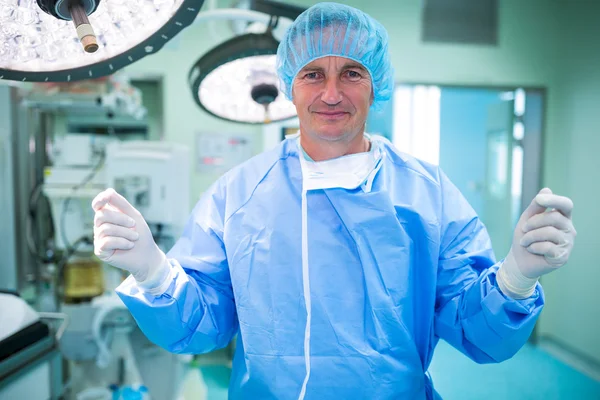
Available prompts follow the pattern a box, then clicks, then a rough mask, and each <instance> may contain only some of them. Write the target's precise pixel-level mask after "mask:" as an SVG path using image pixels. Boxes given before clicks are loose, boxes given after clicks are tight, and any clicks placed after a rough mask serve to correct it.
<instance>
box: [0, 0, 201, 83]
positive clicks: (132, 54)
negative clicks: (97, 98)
mask: <svg viewBox="0 0 600 400" xmlns="http://www.w3.org/2000/svg"><path fill="white" fill-rule="evenodd" d="M70 1H72V0H0V79H9V80H19V81H34V82H69V81H75V80H81V79H91V78H98V77H102V76H106V75H109V74H112V73H114V72H116V71H117V70H119V69H121V68H123V67H125V66H127V65H129V64H131V63H133V62H135V61H138V60H139V59H141V58H143V57H144V56H146V55H148V54H152V53H155V52H156V51H158V50H159V49H160V48H162V46H163V45H164V44H165V43H166V42H167V41H169V40H170V39H172V38H173V37H174V36H175V35H176V34H177V33H179V32H180V31H181V30H182V29H183V28H185V27H186V26H188V25H189V24H191V23H192V22H193V21H194V19H195V18H196V15H197V14H198V12H199V11H200V8H201V6H202V4H203V2H204V0H101V1H100V0H80V2H81V4H82V10H84V11H83V13H84V14H87V17H89V26H91V27H93V31H94V35H95V39H96V42H95V43H90V42H87V43H86V41H85V39H86V38H89V36H88V37H85V35H86V29H89V28H87V27H83V28H80V27H77V29H76V28H75V27H74V26H73V22H71V14H70V13H69V11H68V10H69V7H68V4H69V2H70ZM85 17H86V16H85V15H84V18H85ZM82 44H83V46H82ZM94 46H95V47H94Z"/></svg>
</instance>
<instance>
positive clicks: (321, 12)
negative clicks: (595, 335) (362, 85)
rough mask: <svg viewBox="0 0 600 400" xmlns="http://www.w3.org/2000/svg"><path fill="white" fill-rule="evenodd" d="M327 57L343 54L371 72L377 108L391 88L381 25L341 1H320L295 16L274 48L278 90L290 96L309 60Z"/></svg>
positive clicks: (392, 78)
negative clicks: (295, 80)
mask: <svg viewBox="0 0 600 400" xmlns="http://www.w3.org/2000/svg"><path fill="white" fill-rule="evenodd" d="M326 56H337V57H345V58H348V59H351V60H354V61H356V62H358V63H360V64H361V65H362V66H364V67H365V68H366V69H367V71H369V74H370V75H371V82H372V85H373V96H374V99H373V105H372V108H373V109H376V110H377V109H380V108H381V103H384V102H386V101H388V100H389V99H390V98H391V96H392V93H393V90H394V69H393V68H392V65H391V62H390V55H389V52H388V34H387V31H386V30H385V28H384V27H383V25H381V24H380V23H379V22H377V21H376V20H374V19H373V18H371V17H370V16H369V15H367V14H366V13H364V12H362V11H360V10H357V9H356V8H352V7H349V6H346V5H343V4H337V3H319V4H316V5H314V6H312V7H310V8H309V9H308V10H306V11H304V12H303V13H302V14H300V15H299V16H298V18H296V20H295V21H294V23H293V24H292V25H291V26H290V28H289V29H288V30H287V32H286V33H285V35H284V37H283V39H282V40H281V43H279V48H278V49H277V73H278V75H279V79H280V80H281V90H282V91H283V93H284V94H285V95H286V97H287V98H288V99H290V100H291V99H292V85H293V83H294V79H295V78H296V75H297V74H298V72H300V70H301V69H302V68H304V67H305V66H306V65H307V64H309V63H310V62H312V61H314V60H316V59H318V58H321V57H326Z"/></svg>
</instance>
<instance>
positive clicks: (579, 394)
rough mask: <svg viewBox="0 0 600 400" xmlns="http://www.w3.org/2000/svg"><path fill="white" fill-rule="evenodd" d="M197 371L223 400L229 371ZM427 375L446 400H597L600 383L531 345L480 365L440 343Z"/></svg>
mask: <svg viewBox="0 0 600 400" xmlns="http://www.w3.org/2000/svg"><path fill="white" fill-rule="evenodd" d="M201 371H202V375H203V378H204V381H205V383H206V385H207V387H208V398H207V400H226V399H227V387H228V385H229V377H230V370H229V368H227V367H225V366H219V365H214V366H209V365H205V366H202V367H201ZM430 372H431V375H432V377H433V381H434V385H435V387H436V389H437V391H438V392H439V393H440V395H441V396H442V397H443V398H444V400H458V399H460V400H470V399H485V400H529V399H531V400H537V399H543V400H563V399H564V400H580V399H581V400H590V399H591V400H596V399H598V400H600V381H597V380H594V379H592V378H590V377H588V376H587V375H584V374H582V373H580V372H579V371H577V370H575V369H573V368H571V367H570V366H568V365H566V364H565V363H563V362H561V361H559V360H558V359H556V358H554V357H553V356H551V355H550V354H548V353H547V352H545V351H544V350H541V349H540V348H538V347H535V346H531V345H526V346H525V347H524V348H523V349H521V351H520V352H519V353H518V354H517V355H515V356H514V357H513V358H512V359H510V360H508V361H505V362H503V363H500V364H487V365H478V364H475V363H474V362H472V361H471V360H469V359H468V358H467V357H465V356H463V355H462V354H460V353H459V352H458V351H456V350H455V349H454V348H452V347H451V346H450V345H448V344H447V343H446V342H443V341H440V343H439V345H438V346H437V348H436V353H435V357H434V359H433V362H432V364H431V367H430Z"/></svg>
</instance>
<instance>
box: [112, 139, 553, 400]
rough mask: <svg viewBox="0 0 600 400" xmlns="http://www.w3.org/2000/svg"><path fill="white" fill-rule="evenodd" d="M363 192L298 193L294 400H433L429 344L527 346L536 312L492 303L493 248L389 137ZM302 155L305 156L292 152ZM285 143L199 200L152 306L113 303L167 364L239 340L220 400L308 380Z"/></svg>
mask: <svg viewBox="0 0 600 400" xmlns="http://www.w3.org/2000/svg"><path fill="white" fill-rule="evenodd" d="M373 140H379V141H381V145H382V148H383V150H384V151H383V159H382V161H381V162H382V165H381V168H380V169H379V171H378V172H377V175H376V176H375V178H374V180H373V183H372V188H371V190H370V191H368V192H367V191H364V190H362V189H361V188H357V189H355V190H346V189H338V188H336V189H326V190H315V191H310V192H308V195H307V209H308V213H307V215H308V220H307V223H308V247H309V253H308V254H309V256H308V265H309V279H310V298H311V312H312V318H311V325H310V331H311V333H310V343H311V345H310V352H309V353H310V367H311V373H310V379H309V381H308V384H307V387H306V397H305V398H306V399H311V400H312V399H319V400H328V399H378V400H386V399H425V398H427V399H434V398H439V395H438V394H437V393H436V391H435V390H434V389H433V384H432V382H431V379H430V377H429V375H428V374H427V368H428V366H429V364H430V362H431V358H432V356H433V351H434V349H435V346H436V344H437V342H438V340H439V339H440V338H442V339H444V340H446V341H448V342H449V343H450V344H451V345H453V346H454V347H455V348H457V349H459V350H460V351H461V352H463V353H464V354H466V355H467V356H468V357H470V358H471V359H473V360H474V361H476V362H478V363H491V362H500V361H502V360H505V359H507V358H510V357H511V356H513V355H514V354H515V353H516V352H517V351H518V350H519V348H520V347H521V346H522V345H523V344H524V343H525V342H526V341H527V338H528V337H529V335H530V334H531V332H532V329H533V327H534V324H535V321H536V319H537V317H538V316H539V314H540V311H541V309H542V306H543V303H544V298H543V292H542V289H541V286H539V285H538V287H537V288H536V291H535V293H534V295H533V296H532V297H531V298H529V299H526V300H520V301H516V300H512V299H510V298H507V297H506V296H505V295H503V293H502V292H501V291H500V290H499V288H498V285H497V283H496V272H497V270H498V266H499V264H496V263H495V259H494V254H493V252H492V246H491V243H490V239H489V236H488V234H487V232H486V229H485V227H484V225H483V224H482V222H481V221H480V220H479V218H478V217H477V215H476V214H475V212H474V210H473V209H472V208H471V207H470V206H469V204H468V203H467V201H466V200H465V198H464V197H463V196H462V195H461V193H460V192H459V191H458V189H457V188H456V187H455V186H454V185H453V184H452V183H451V182H450V181H449V179H448V178H447V177H446V176H445V175H444V174H443V172H442V171H440V169H439V168H438V167H436V166H432V165H429V164H427V163H424V162H421V161H419V160H416V159H414V158H412V157H409V156H407V155H406V154H403V153H401V152H399V151H398V150H396V149H395V148H394V147H393V146H392V144H391V143H390V142H388V141H386V140H385V139H382V138H378V137H373ZM300 154H301V153H300ZM298 157H299V148H298V144H297V141H295V140H289V139H288V140H285V141H284V142H282V143H281V145H279V146H278V147H277V148H275V149H274V150H272V151H268V152H266V153H263V154H261V155H258V156H256V157H254V158H253V159H251V160H249V161H248V162H246V163H244V164H242V165H241V166H239V167H237V168H235V169H233V170H231V171H230V172H228V173H227V174H225V175H224V176H223V177H222V178H220V179H219V180H218V181H217V182H216V183H215V184H214V185H213V186H212V187H211V188H210V189H209V190H208V192H206V193H205V194H204V195H203V196H202V198H201V200H200V201H199V202H198V204H197V205H196V207H195V208H194V210H193V213H192V214H191V217H190V218H189V221H188V222H187V225H186V227H185V231H184V233H183V236H182V237H181V238H180V239H179V240H178V242H177V243H176V245H175V246H174V247H173V249H172V250H171V251H170V252H169V253H168V254H167V256H168V257H169V260H170V264H171V268H172V272H173V273H172V274H171V276H172V278H171V279H172V282H171V283H170V286H169V287H168V289H167V290H166V292H165V293H163V294H162V295H160V296H153V295H151V294H149V293H147V292H144V291H143V290H142V289H141V288H139V287H138V286H137V284H136V282H135V280H134V279H133V277H131V276H130V277H129V278H128V279H127V280H125V281H124V282H123V283H122V284H121V285H120V287H119V288H118V289H117V292H118V294H119V295H120V297H121V299H122V300H123V302H124V303H125V304H126V305H127V307H128V308H129V310H131V313H132V315H133V316H134V317H135V319H136V321H137V323H138V325H139V326H140V328H141V329H142V331H143V332H144V333H145V334H146V335H147V336H148V338H149V339H150V340H152V341H153V342H155V343H156V344H158V345H160V346H162V347H164V348H165V349H167V350H170V351H172V352H175V353H205V352H209V351H211V350H215V349H218V348H222V347H225V346H226V345H227V344H228V343H229V342H230V341H231V339H232V338H233V337H234V336H235V335H236V334H238V339H237V348H236V352H235V356H234V359H233V370H232V377H231V382H230V389H229V397H230V399H234V400H236V399H278V400H282V399H297V398H298V395H299V393H300V391H301V387H302V384H303V381H304V378H305V376H306V367H305V354H304V340H305V328H306V321H307V310H306V306H305V299H304V292H303V277H302V249H301V240H302V238H301V235H302V227H301V224H302V222H301V219H302V217H301V196H302V172H301V168H300V162H299V158H298Z"/></svg>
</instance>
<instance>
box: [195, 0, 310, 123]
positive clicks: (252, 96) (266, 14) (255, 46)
mask: <svg viewBox="0 0 600 400" xmlns="http://www.w3.org/2000/svg"><path fill="white" fill-rule="evenodd" d="M250 8H251V10H244V11H243V12H242V10H236V12H235V13H234V12H231V11H229V14H230V18H232V19H234V20H240V19H244V16H243V15H244V14H246V16H248V18H247V21H250V22H252V21H254V22H256V23H259V25H261V24H262V23H264V22H266V25H264V28H263V29H262V31H263V32H264V31H265V29H266V32H264V33H257V32H255V31H253V32H252V33H246V34H242V35H239V36H236V37H234V38H232V39H230V40H228V41H226V42H224V43H221V44H220V45H218V46H217V47H215V48H213V49H212V50H210V51H209V52H208V53H206V54H205V55H204V56H202V57H201V58H200V59H199V60H198V61H197V62H196V63H195V64H194V66H193V67H192V69H191V70H190V73H189V75H188V83H189V85H190V88H191V90H192V95H193V97H194V99H195V100H196V103H197V104H198V105H199V106H200V107H201V108H202V109H204V110H205V111H206V112H208V113H210V114H212V115H214V116H216V117H218V118H221V119H225V120H228V121H233V122H240V123H248V124H262V123H269V122H276V121H282V120H286V119H289V118H293V117H295V116H296V108H295V106H294V105H293V104H292V102H291V101H289V100H287V99H286V98H285V95H284V94H283V93H281V91H280V88H279V78H278V77H277V70H276V53H277V47H278V45H279V42H278V41H277V40H276V39H275V38H274V37H273V34H274V32H276V31H277V28H278V26H280V25H281V23H282V22H283V23H284V26H285V22H284V21H286V20H289V21H290V22H291V20H293V19H295V18H296V17H297V16H298V15H299V14H300V13H302V12H303V11H304V9H303V8H301V7H297V6H293V5H289V4H284V3H281V2H276V1H267V0H260V1H259V0H254V1H252V2H251V4H250ZM209 13H210V11H209V12H205V13H200V15H199V17H198V18H199V19H203V18H206V19H209V18H210V17H209V15H210V16H211V17H220V15H218V14H216V13H212V14H209ZM261 15H262V17H259V16H261ZM265 18H266V21H265V20H264V19H265ZM280 19H282V20H280ZM251 27H252V26H250V25H249V26H248V28H251ZM253 27H254V28H256V25H254V26H253ZM259 29H260V28H259Z"/></svg>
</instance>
